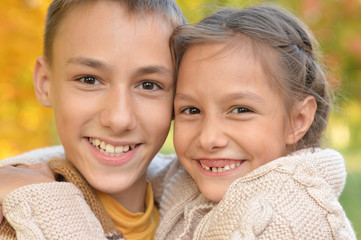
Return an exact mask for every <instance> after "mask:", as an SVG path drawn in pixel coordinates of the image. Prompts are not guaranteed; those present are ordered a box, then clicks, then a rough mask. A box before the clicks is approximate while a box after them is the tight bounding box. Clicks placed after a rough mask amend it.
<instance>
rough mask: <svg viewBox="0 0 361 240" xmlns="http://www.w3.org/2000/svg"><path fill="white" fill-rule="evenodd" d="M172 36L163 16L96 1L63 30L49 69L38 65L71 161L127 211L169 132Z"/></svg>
mask: <svg viewBox="0 0 361 240" xmlns="http://www.w3.org/2000/svg"><path fill="white" fill-rule="evenodd" d="M84 13H86V14H84ZM171 32H172V27H171V26H170V25H169V24H168V22H167V21H166V20H165V19H162V17H161V16H146V17H143V18H142V17H138V16H131V15H129V14H128V13H127V12H126V11H125V10H124V9H123V7H122V6H121V4H119V3H117V2H113V1H97V2H91V3H87V4H83V5H81V6H79V7H77V8H74V9H72V10H71V11H70V12H69V14H68V15H67V16H66V17H65V19H64V20H63V22H62V23H61V25H60V26H59V29H58V32H57V33H56V37H55V41H54V45H53V59H52V60H53V61H52V64H51V66H46V62H45V61H44V60H40V63H42V65H41V66H42V68H41V67H39V63H38V68H39V69H40V70H43V71H44V76H43V77H40V78H38V79H41V80H39V81H38V82H39V83H37V85H38V86H39V88H41V89H43V90H44V91H43V92H44V94H43V101H42V103H43V105H45V106H51V107H52V108H53V109H54V114H55V118H56V123H57V129H58V132H59V137H60V139H61V141H62V144H63V145H64V148H65V149H66V157H67V158H68V159H69V160H70V161H72V162H73V164H74V165H75V166H76V167H77V168H78V169H79V171H80V172H81V173H82V174H83V175H84V177H85V178H86V179H87V180H88V182H89V183H90V184H91V185H92V186H93V187H95V188H96V189H98V190H99V191H102V192H105V193H108V194H110V195H112V196H113V197H114V198H116V199H117V200H118V201H119V202H121V203H122V204H123V206H125V207H126V208H127V206H126V204H125V203H124V202H123V201H122V198H124V197H126V196H133V195H134V194H133V193H136V194H138V195H139V192H142V191H141V190H140V189H143V190H144V191H143V192H145V173H146V169H147V167H148V164H149V163H150V161H151V159H152V158H153V157H154V155H155V154H156V153H157V152H158V151H159V149H160V148H161V146H162V144H163V142H164V140H165V138H166V136H167V134H168V131H169V126H170V121H171V118H172V100H173V91H174V90H173V84H174V83H173V81H174V79H173V66H172V61H171V55H170V50H169V45H168V41H169V37H170V34H171ZM150 36H151V37H150ZM44 66H46V67H44ZM40 70H38V72H39V71H40ZM128 198H129V197H128ZM137 199H138V198H137ZM139 199H140V200H139V201H143V198H142V196H139ZM142 204H143V205H144V203H142Z"/></svg>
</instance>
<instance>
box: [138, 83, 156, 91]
mask: <svg viewBox="0 0 361 240" xmlns="http://www.w3.org/2000/svg"><path fill="white" fill-rule="evenodd" d="M139 87H140V88H141V89H144V90H147V91H154V90H158V89H160V88H161V87H160V86H159V85H158V84H156V83H154V82H142V83H141V84H140V85H139Z"/></svg>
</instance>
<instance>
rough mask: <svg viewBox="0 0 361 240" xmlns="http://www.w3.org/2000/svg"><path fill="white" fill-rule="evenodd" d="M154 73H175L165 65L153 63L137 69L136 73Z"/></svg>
mask: <svg viewBox="0 0 361 240" xmlns="http://www.w3.org/2000/svg"><path fill="white" fill-rule="evenodd" d="M152 73H165V74H173V72H172V70H171V69H169V68H167V67H165V66H163V65H152V66H145V67H141V68H139V69H137V71H136V72H135V75H146V74H152Z"/></svg>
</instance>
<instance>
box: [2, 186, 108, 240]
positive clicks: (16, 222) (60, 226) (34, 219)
mask: <svg viewBox="0 0 361 240" xmlns="http://www.w3.org/2000/svg"><path fill="white" fill-rule="evenodd" d="M3 213H4V216H5V218H6V219H7V221H8V222H9V223H10V224H11V225H12V227H13V228H14V229H15V231H16V236H17V239H19V240H25V239H39V240H43V239H44V240H45V239H64V240H65V239H69V240H70V239H72V240H73V239H97V240H99V239H106V238H105V236H104V233H103V230H102V227H101V225H100V223H99V221H98V220H97V218H96V217H95V216H94V214H93V213H92V211H91V210H90V208H89V207H88V205H87V204H86V202H85V200H84V198H83V195H82V193H81V191H80V190H79V189H77V188H76V187H75V186H74V185H73V184H71V183H65V182H52V183H42V184H33V185H28V186H24V187H21V188H18V189H16V190H14V191H13V192H11V193H10V194H8V195H7V196H6V197H5V199H4V202H3Z"/></svg>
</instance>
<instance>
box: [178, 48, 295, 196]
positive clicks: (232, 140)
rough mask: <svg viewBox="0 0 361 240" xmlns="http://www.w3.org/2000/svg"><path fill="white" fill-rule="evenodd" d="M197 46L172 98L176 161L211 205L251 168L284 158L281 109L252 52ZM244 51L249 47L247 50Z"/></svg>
mask: <svg viewBox="0 0 361 240" xmlns="http://www.w3.org/2000/svg"><path fill="white" fill-rule="evenodd" d="M223 47H224V44H220V43H217V44H216V43H214V44H199V45H194V46H192V47H190V48H189V49H188V50H187V52H186V53H185V55H184V57H183V59H182V62H181V65H180V69H179V75H178V82H177V90H176V96H175V102H174V106H175V109H174V111H175V125H174V145H175V150H176V152H177V154H178V156H179V160H180V161H181V163H182V164H183V166H184V167H185V169H186V170H187V172H188V173H189V174H190V175H191V176H192V178H193V179H194V180H195V181H196V183H197V185H198V187H199V189H200V191H201V192H202V193H203V194H204V195H205V196H206V197H207V198H208V199H210V200H212V201H216V202H217V201H220V200H221V199H222V197H223V195H224V194H225V192H226V190H227V189H228V187H229V186H230V184H231V183H232V182H233V181H234V180H236V179H237V178H239V177H242V176H244V175H246V174H247V173H249V172H251V171H252V170H254V169H255V168H257V167H259V166H261V165H263V164H266V163H268V162H270V161H272V160H274V159H276V158H279V157H281V156H284V155H285V154H286V153H287V146H288V145H289V144H290V141H291V140H290V138H291V137H290V135H292V133H291V131H290V130H289V125H290V124H289V123H288V121H287V112H286V110H285V103H284V102H283V100H282V98H281V97H280V96H278V95H277V94H276V93H275V91H274V90H273V89H272V88H271V87H270V85H269V84H268V83H267V81H270V77H268V76H266V75H265V74H264V72H263V71H262V67H261V65H260V63H259V62H257V61H256V60H255V59H254V57H253V56H252V54H250V52H249V51H248V52H247V51H245V50H239V49H237V50H235V49H228V50H222V51H223V52H222V53H220V51H221V49H222V48H223ZM245 48H247V47H245Z"/></svg>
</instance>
